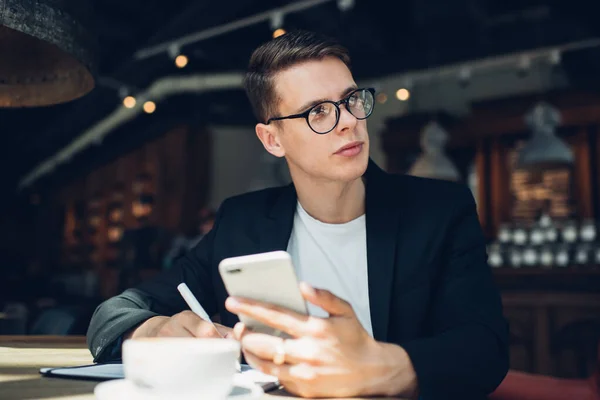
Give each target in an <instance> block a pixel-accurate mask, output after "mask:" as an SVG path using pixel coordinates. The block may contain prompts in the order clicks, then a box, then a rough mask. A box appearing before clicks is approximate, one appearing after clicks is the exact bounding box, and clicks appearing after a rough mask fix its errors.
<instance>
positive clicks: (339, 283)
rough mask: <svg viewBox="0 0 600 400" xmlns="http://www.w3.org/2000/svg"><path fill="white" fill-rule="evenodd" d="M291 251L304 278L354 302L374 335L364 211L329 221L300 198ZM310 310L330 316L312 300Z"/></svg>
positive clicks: (361, 317) (369, 331)
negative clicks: (313, 213) (314, 213)
mask: <svg viewBox="0 0 600 400" xmlns="http://www.w3.org/2000/svg"><path fill="white" fill-rule="evenodd" d="M287 251H288V253H290V255H291V257H292V261H293V262H294V267H295V268H296V274H297V275H298V278H299V279H300V280H301V281H305V282H307V283H309V284H310V285H312V286H314V287H316V288H320V289H327V290H329V291H330V292H332V293H333V294H334V295H336V296H337V297H339V298H341V299H344V300H346V301H347V302H348V303H350V304H351V305H352V308H353V309H354V312H355V313H356V315H357V317H358V320H359V321H360V323H361V324H362V326H363V327H364V328H365V330H366V331H367V332H368V333H369V334H370V335H371V336H373V328H372V326H371V313H370V308H369V280H368V278H369V277H368V271H367V230H366V226H365V216H364V215H362V216H360V217H358V218H356V219H354V220H352V221H350V222H347V223H344V224H326V223H323V222H320V221H318V220H316V219H314V218H313V217H311V216H310V215H309V214H308V213H307V212H306V211H305V210H304V208H302V206H301V205H300V203H299V202H298V206H297V207H296V213H295V215H294V226H293V229H292V234H291V236H290V240H289V242H288V248H287ZM308 311H309V313H310V315H314V316H317V317H327V316H328V314H327V313H326V312H325V311H324V310H323V309H321V308H320V307H317V306H315V305H313V304H310V303H308Z"/></svg>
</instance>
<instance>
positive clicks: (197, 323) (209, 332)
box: [177, 311, 222, 338]
mask: <svg viewBox="0 0 600 400" xmlns="http://www.w3.org/2000/svg"><path fill="white" fill-rule="evenodd" d="M177 322H179V323H181V325H182V326H183V327H184V328H185V329H187V330H188V331H190V332H191V333H192V335H193V336H195V337H199V338H220V337H222V336H221V334H220V333H219V331H217V329H216V328H215V327H214V326H213V325H212V324H211V323H210V322H206V321H205V320H203V319H202V318H200V317H199V316H197V315H196V314H194V313H193V312H191V311H189V312H182V313H180V314H178V315H177Z"/></svg>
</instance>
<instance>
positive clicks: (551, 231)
mask: <svg viewBox="0 0 600 400" xmlns="http://www.w3.org/2000/svg"><path fill="white" fill-rule="evenodd" d="M544 233H545V241H546V242H547V243H556V242H557V240H558V229H557V228H556V226H554V225H552V226H549V227H548V228H546V229H545V232H544Z"/></svg>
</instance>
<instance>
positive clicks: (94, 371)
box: [40, 363, 279, 392]
mask: <svg viewBox="0 0 600 400" xmlns="http://www.w3.org/2000/svg"><path fill="white" fill-rule="evenodd" d="M40 374H42V375H44V376H49V377H56V378H69V379H86V380H99V381H105V380H110V379H124V378H125V373H124V372H123V364H121V363H106V364H90V365H79V366H76V367H59V368H40ZM239 374H241V375H242V376H243V377H244V378H247V379H250V380H251V381H252V382H254V383H256V384H257V385H259V386H261V387H262V389H263V390H264V391H265V392H267V391H269V390H274V389H277V388H278V387H279V382H278V381H277V378H276V377H274V376H272V375H267V374H264V373H262V372H260V371H258V370H255V369H253V368H252V367H250V366H249V365H247V364H242V371H241V372H239Z"/></svg>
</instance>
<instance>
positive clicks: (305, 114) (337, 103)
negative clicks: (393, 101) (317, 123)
mask: <svg viewBox="0 0 600 400" xmlns="http://www.w3.org/2000/svg"><path fill="white" fill-rule="evenodd" d="M363 90H366V91H368V92H370V93H371V96H373V106H372V107H371V111H369V113H368V114H367V115H365V116H364V117H362V118H359V117H357V116H356V115H354V114H352V111H350V107H348V102H349V101H350V98H351V97H352V96H354V94H356V92H361V91H363ZM325 103H331V104H333V105H334V106H335V108H336V111H337V116H336V119H335V124H333V128H331V129H330V130H328V131H326V132H317V131H316V130H314V129H313V127H312V126H311V125H310V123H309V122H308V116H309V115H310V112H311V111H312V110H313V109H314V108H315V107H318V106H320V105H323V104H325ZM342 104H345V105H346V110H348V112H349V113H350V114H352V116H353V117H354V118H356V119H358V120H363V119H367V118H369V117H370V116H371V114H373V110H374V109H375V89H374V88H358V89H355V90H353V91H352V92H350V93H349V94H348V96H346V97H344V98H343V99H341V100H339V101H331V100H326V101H322V102H320V103H318V104H315V105H314V106H312V107H310V108H309V109H308V110H306V111H304V112H302V113H300V114H292V115H287V116H285V117H273V118H269V120H268V121H267V122H266V125H269V124H270V123H271V121H281V120H284V119H296V118H304V119H305V120H306V125H308V127H309V128H310V129H311V130H312V131H313V132H314V133H316V134H317V135H325V134H327V133H329V132H331V131H332V130H334V129H335V128H336V127H337V125H338V124H339V122H340V116H341V115H342V110H340V105H342Z"/></svg>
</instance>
